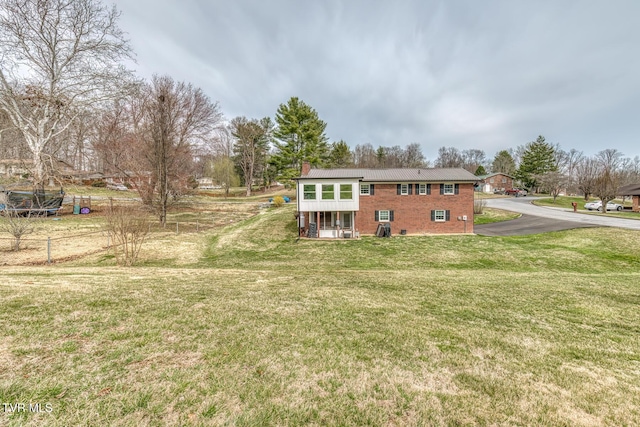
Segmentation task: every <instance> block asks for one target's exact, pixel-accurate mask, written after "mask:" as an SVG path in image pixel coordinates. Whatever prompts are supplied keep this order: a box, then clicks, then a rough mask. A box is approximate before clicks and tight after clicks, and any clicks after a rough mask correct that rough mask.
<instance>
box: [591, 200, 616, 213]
mask: <svg viewBox="0 0 640 427" xmlns="http://www.w3.org/2000/svg"><path fill="white" fill-rule="evenodd" d="M584 208H585V209H586V210H588V211H602V200H598V201H595V202H589V203H586V204H585V205H584ZM622 209H623V207H622V205H619V204H617V203H613V202H609V203H607V210H608V211H621V210H622Z"/></svg>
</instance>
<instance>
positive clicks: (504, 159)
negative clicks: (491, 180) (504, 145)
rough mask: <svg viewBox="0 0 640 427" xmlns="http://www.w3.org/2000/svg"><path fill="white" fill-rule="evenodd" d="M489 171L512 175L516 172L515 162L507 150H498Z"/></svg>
mask: <svg viewBox="0 0 640 427" xmlns="http://www.w3.org/2000/svg"><path fill="white" fill-rule="evenodd" d="M491 171H492V172H502V173H504V174H507V175H513V174H515V172H516V162H515V161H514V160H513V157H512V156H511V154H509V152H508V151H507V150H502V151H499V152H498V153H497V154H496V157H494V159H493V163H492V164H491Z"/></svg>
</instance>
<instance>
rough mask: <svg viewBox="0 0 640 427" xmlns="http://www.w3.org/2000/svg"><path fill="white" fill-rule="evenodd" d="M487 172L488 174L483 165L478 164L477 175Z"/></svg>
mask: <svg viewBox="0 0 640 427" xmlns="http://www.w3.org/2000/svg"><path fill="white" fill-rule="evenodd" d="M486 174H487V171H486V169H485V168H484V166H482V165H480V166H478V169H476V173H474V175H475V176H481V175H486Z"/></svg>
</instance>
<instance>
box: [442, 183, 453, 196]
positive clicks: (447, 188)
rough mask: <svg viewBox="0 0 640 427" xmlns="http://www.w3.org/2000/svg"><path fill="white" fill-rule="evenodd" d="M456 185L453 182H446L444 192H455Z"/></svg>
mask: <svg viewBox="0 0 640 427" xmlns="http://www.w3.org/2000/svg"><path fill="white" fill-rule="evenodd" d="M454 188H455V187H454V185H453V184H445V185H444V193H443V194H454V191H455V190H454Z"/></svg>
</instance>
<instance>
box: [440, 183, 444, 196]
mask: <svg viewBox="0 0 640 427" xmlns="http://www.w3.org/2000/svg"><path fill="white" fill-rule="evenodd" d="M440 194H444V184H440Z"/></svg>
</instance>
